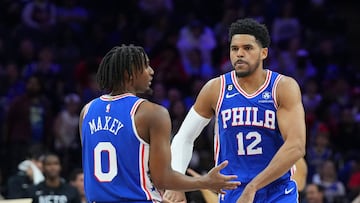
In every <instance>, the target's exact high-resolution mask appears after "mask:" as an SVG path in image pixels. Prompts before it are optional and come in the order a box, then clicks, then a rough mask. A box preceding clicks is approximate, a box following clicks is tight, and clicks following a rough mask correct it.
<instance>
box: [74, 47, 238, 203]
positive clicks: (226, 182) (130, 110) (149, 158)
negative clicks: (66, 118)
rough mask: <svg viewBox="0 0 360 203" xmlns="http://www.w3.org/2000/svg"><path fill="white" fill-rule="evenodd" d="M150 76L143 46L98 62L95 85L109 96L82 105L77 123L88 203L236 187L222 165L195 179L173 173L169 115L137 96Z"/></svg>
mask: <svg viewBox="0 0 360 203" xmlns="http://www.w3.org/2000/svg"><path fill="white" fill-rule="evenodd" d="M153 75H154V71H153V69H152V68H151V67H150V66H149V58H148V56H147V54H146V53H145V52H144V49H143V48H142V47H139V46H134V45H129V46H126V45H122V46H116V47H114V48H112V49H111V50H110V51H109V52H108V53H107V54H106V55H105V56H104V57H103V59H102V61H101V63H100V65H99V68H98V72H97V82H98V84H99V86H100V88H101V89H103V90H106V91H108V92H109V93H108V94H105V95H102V96H100V97H99V98H96V99H94V100H92V101H91V102H89V103H88V104H86V105H85V106H84V108H83V109H82V111H81V115H80V123H79V125H80V126H79V130H80V136H81V142H82V147H83V148H82V155H83V170H84V185H85V194H86V199H87V200H88V201H90V202H134V203H135V202H137V203H142V202H161V201H162V194H163V191H164V190H165V189H173V190H182V191H192V190H198V189H201V188H208V189H210V190H212V191H215V192H217V193H223V191H224V190H231V189H235V188H236V187H237V186H238V185H239V184H240V183H239V182H238V181H232V180H233V179H235V178H236V177H237V176H233V175H227V176H225V175H223V174H221V173H219V171H220V170H221V169H223V168H225V167H226V165H227V164H228V162H227V161H224V162H222V163H221V164H219V165H218V166H217V167H214V168H213V169H212V170H210V171H209V173H208V174H205V175H203V176H201V177H196V178H193V177H190V176H186V175H183V174H181V173H179V172H176V171H174V170H172V168H171V164H170V163H171V153H170V129H171V121H170V117H169V113H168V111H167V110H166V109H165V108H164V107H162V106H159V105H157V104H155V103H152V102H150V101H147V100H145V99H142V98H140V97H138V96H136V95H137V94H138V93H144V92H147V91H149V89H150V85H151V80H152V78H153Z"/></svg>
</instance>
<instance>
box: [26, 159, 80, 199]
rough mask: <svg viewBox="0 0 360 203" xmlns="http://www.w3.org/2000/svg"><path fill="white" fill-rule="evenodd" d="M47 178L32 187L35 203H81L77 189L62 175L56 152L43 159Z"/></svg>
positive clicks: (31, 194) (31, 195) (32, 196)
mask: <svg viewBox="0 0 360 203" xmlns="http://www.w3.org/2000/svg"><path fill="white" fill-rule="evenodd" d="M43 169H44V175H45V180H44V181H42V182H40V183H39V184H37V185H35V186H33V187H31V188H30V197H31V198H32V199H33V203H43V202H62V203H81V201H80V195H79V192H78V191H77V189H76V188H75V187H73V186H71V185H69V184H68V183H66V181H65V180H64V179H63V178H62V177H61V176H60V173H61V163H60V159H59V157H58V156H57V155H56V154H47V155H45V157H44V160H43Z"/></svg>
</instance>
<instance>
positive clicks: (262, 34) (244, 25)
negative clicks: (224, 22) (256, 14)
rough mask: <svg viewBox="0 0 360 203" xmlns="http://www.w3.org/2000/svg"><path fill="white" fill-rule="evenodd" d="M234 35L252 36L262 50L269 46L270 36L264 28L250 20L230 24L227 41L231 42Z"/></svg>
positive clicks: (240, 20)
mask: <svg viewBox="0 0 360 203" xmlns="http://www.w3.org/2000/svg"><path fill="white" fill-rule="evenodd" d="M236 34H248V35H252V36H254V37H255V39H256V40H257V41H258V42H260V44H261V46H262V47H263V48H265V47H269V45H270V36H269V32H268V30H267V28H266V26H265V25H263V24H260V23H259V22H257V21H256V20H254V19H251V18H245V19H239V20H237V21H236V22H234V23H232V24H231V26H230V30H229V41H231V39H232V37H233V36H234V35H236Z"/></svg>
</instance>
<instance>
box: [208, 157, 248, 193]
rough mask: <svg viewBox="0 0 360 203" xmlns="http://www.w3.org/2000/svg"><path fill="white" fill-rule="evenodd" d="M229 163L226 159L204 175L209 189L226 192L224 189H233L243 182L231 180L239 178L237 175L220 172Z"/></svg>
mask: <svg viewBox="0 0 360 203" xmlns="http://www.w3.org/2000/svg"><path fill="white" fill-rule="evenodd" d="M228 163H229V162H228V161H224V162H222V163H221V164H220V165H218V166H216V167H214V168H212V169H211V170H210V171H209V173H207V174H205V175H203V176H202V178H203V179H204V180H203V181H204V183H205V186H206V188H207V189H209V190H211V191H213V192H215V193H221V194H225V191H223V190H233V189H236V188H237V187H238V186H239V185H240V184H241V183H240V182H239V181H231V180H234V179H236V178H237V176H236V175H223V174H221V173H220V170H221V169H223V168H225V167H226V166H227V165H228Z"/></svg>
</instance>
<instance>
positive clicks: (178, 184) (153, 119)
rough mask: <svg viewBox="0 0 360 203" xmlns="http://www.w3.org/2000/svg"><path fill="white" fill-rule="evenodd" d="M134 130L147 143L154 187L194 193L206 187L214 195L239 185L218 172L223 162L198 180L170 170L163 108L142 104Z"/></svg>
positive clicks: (167, 123) (167, 118) (168, 124)
mask: <svg viewBox="0 0 360 203" xmlns="http://www.w3.org/2000/svg"><path fill="white" fill-rule="evenodd" d="M135 123H136V128H137V130H138V133H139V135H140V137H142V138H143V139H144V140H145V141H147V142H148V143H150V148H149V169H150V176H151V180H152V182H153V183H154V185H155V187H156V188H158V189H160V190H163V189H172V190H182V191H193V190H198V189H203V188H208V189H210V190H213V191H216V192H222V189H234V188H236V187H237V185H239V183H238V182H232V181H231V180H233V179H235V178H236V176H231V175H229V176H225V175H222V174H220V170H221V169H222V168H224V167H226V165H227V162H223V163H222V164H220V165H219V166H218V167H215V168H213V169H212V170H211V171H210V172H209V173H208V174H206V175H204V176H201V177H196V178H193V177H190V176H186V175H184V174H182V173H179V172H177V171H174V170H172V168H171V155H170V131H171V122H170V116H169V113H168V112H167V110H166V109H165V108H164V107H161V106H159V105H157V104H153V103H150V102H143V103H142V104H141V105H140V106H139V108H138V110H137V112H136V114H135Z"/></svg>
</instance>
